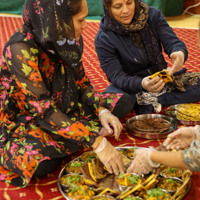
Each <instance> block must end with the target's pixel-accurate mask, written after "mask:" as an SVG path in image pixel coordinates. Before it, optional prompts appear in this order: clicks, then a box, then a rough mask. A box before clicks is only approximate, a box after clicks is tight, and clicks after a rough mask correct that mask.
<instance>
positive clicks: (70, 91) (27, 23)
mask: <svg viewBox="0 0 200 200" xmlns="http://www.w3.org/2000/svg"><path fill="white" fill-rule="evenodd" d="M81 6H82V0H26V2H25V5H24V13H23V20H24V24H23V27H24V30H25V32H27V33H31V34H32V35H33V36H34V37H33V38H32V39H30V40H29V41H28V44H35V42H36V43H37V44H38V46H39V47H42V49H43V51H45V52H46V53H47V54H48V56H49V58H50V59H51V60H53V61H54V62H55V68H54V73H53V81H52V84H51V85H49V80H48V77H46V76H44V77H43V81H44V83H45V85H46V86H47V87H48V90H49V91H50V92H51V93H52V96H53V97H54V99H59V100H56V101H55V102H56V105H57V106H58V108H60V109H61V110H62V112H64V113H66V112H67V111H68V110H75V109H78V107H77V103H78V98H79V96H78V93H77V92H78V91H77V88H76V83H75V81H76V80H77V79H79V77H80V76H81V75H82V74H80V68H81V67H82V59H81V57H82V52H83V39H82V37H80V41H76V40H75V30H74V24H73V15H74V14H77V13H78V12H80V11H81V8H82V7H81ZM19 40H20V39H19ZM60 94H62V95H60ZM71 102H75V103H74V105H72V104H71Z"/></svg>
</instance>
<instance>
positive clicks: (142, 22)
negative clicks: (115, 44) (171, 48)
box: [103, 0, 167, 72]
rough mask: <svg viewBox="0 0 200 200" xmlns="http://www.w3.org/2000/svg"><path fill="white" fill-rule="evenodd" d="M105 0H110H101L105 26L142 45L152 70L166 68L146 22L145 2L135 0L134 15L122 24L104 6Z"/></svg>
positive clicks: (146, 10)
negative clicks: (128, 21) (130, 37)
mask: <svg viewBox="0 0 200 200" xmlns="http://www.w3.org/2000/svg"><path fill="white" fill-rule="evenodd" d="M106 1H110V0H103V8H104V18H105V23H106V26H107V27H108V28H109V29H111V30H112V31H114V32H116V33H118V34H121V35H130V36H132V37H133V40H134V41H135V42H136V44H137V45H138V46H140V47H141V46H142V47H144V48H145V50H146V53H147V56H148V58H149V60H150V61H151V63H152V67H153V68H154V72H157V71H161V70H162V69H164V68H167V63H166V61H165V59H164V57H163V55H162V54H161V53H160V51H159V49H160V46H159V43H158V41H157V40H156V38H155V36H154V34H153V32H152V30H151V29H150V27H149V25H148V23H147V21H148V17H149V15H148V6H147V4H145V3H144V2H143V1H141V0H135V5H136V6H135V15H134V17H133V19H132V22H131V24H129V25H123V24H121V23H119V22H118V21H117V20H116V19H115V18H114V17H113V15H112V13H111V11H110V8H108V7H107V6H106V3H105V2H106Z"/></svg>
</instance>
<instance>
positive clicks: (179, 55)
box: [169, 51, 185, 75]
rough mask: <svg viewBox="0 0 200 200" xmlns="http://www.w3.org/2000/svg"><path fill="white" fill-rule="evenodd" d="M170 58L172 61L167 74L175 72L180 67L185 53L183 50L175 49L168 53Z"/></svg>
mask: <svg viewBox="0 0 200 200" xmlns="http://www.w3.org/2000/svg"><path fill="white" fill-rule="evenodd" d="M170 58H171V59H172V61H173V65H172V67H171V69H170V71H169V75H173V74H174V73H175V72H178V71H180V70H181V69H182V67H183V64H184V60H185V54H184V53H183V51H176V52H173V53H172V54H171V55H170Z"/></svg>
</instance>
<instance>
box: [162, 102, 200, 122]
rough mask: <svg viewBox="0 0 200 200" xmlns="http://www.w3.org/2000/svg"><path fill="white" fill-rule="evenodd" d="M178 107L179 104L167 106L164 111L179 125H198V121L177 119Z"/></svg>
mask: <svg viewBox="0 0 200 200" xmlns="http://www.w3.org/2000/svg"><path fill="white" fill-rule="evenodd" d="M178 105H179V104H177V105H172V106H169V107H168V108H167V109H166V111H165V113H166V115H167V116H171V117H173V118H175V119H176V120H177V121H178V122H179V123H180V124H183V125H187V126H195V125H200V121H189V120H182V119H179V118H178V117H177V109H178Z"/></svg>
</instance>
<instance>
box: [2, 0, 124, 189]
mask: <svg viewBox="0 0 200 200" xmlns="http://www.w3.org/2000/svg"><path fill="white" fill-rule="evenodd" d="M71 10H72V8H71V7H70V1H69V0H64V1H58V0H52V1H47V0H44V1H38V0H27V2H26V3H25V6H24V25H23V28H20V29H18V30H17V31H16V32H15V34H14V35H13V36H12V37H11V38H10V40H9V41H8V42H7V43H6V45H5V47H4V50H3V56H2V58H1V59H0V67H1V68H0V88H1V90H0V97H1V100H0V104H1V108H0V123H1V127H0V131H1V134H0V156H1V160H0V180H3V181H5V182H7V183H11V184H13V185H16V186H19V187H25V186H27V185H28V183H29V182H30V181H31V179H32V176H33V174H34V172H35V171H36V169H37V167H38V166H39V165H40V163H41V162H42V161H45V160H51V159H54V158H62V157H65V156H67V155H70V154H72V153H74V152H76V151H78V150H79V149H80V148H88V147H89V146H91V145H92V144H93V143H94V140H95V138H96V137H97V136H98V132H99V128H100V127H101V125H100V122H99V120H98V117H97V114H98V108H99V107H100V106H102V107H106V108H107V109H109V110H110V111H112V110H113V108H114V107H115V105H116V103H117V102H118V100H119V99H120V97H121V94H118V95H117V94H116V95H115V94H103V93H97V92H95V91H94V89H93V87H92V86H91V83H90V81H89V79H88V78H87V77H86V75H85V72H84V68H83V66H82V61H81V56H82V39H81V41H79V43H76V42H75V39H74V28H73V24H72V11H71ZM69 30H70V32H68V31H69ZM55 33H57V35H56V34H55ZM66 33H70V34H66ZM52 34H54V35H52ZM58 39H59V40H58Z"/></svg>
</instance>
